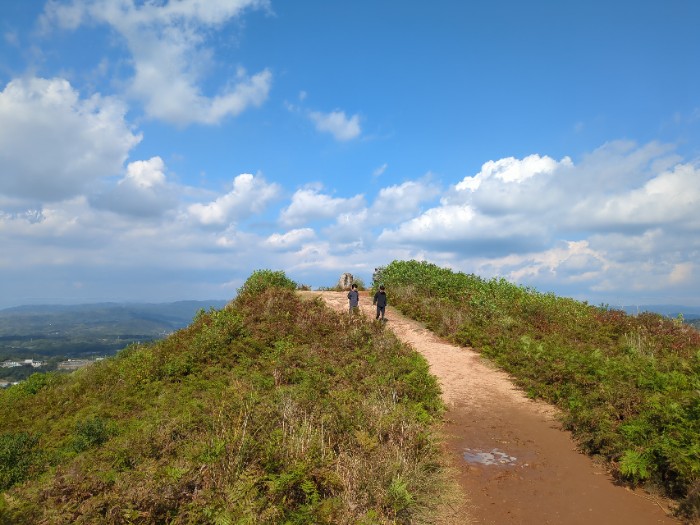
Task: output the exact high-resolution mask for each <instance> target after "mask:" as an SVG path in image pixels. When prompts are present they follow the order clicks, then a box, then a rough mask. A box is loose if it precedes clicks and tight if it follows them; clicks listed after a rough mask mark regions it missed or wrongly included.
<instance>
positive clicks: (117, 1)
mask: <svg viewBox="0 0 700 525" xmlns="http://www.w3.org/2000/svg"><path fill="white" fill-rule="evenodd" d="M698 20H700V3H698V2H696V1H694V0H663V1H661V0H659V1H651V0H643V1H641V2H640V1H635V2H632V1H627V0H621V1H617V2H602V1H599V0H594V1H589V2H585V3H584V2H561V1H536V2H529V3H526V2H518V1H494V2H478V3H477V2H461V1H460V2H458V1H448V0H446V1H444V2H438V3H434V4H425V3H422V2H405V1H402V2H399V1H392V0H388V1H384V2H370V1H364V0H360V1H355V2H329V1H328V0H323V1H322V0H305V1H304V2H279V1H275V0H270V1H265V0H206V1H205V0H180V1H173V0H171V1H164V0H161V1H135V0H57V1H49V2H46V1H34V0H24V1H21V2H20V1H13V2H3V3H2V5H1V6H0V36H1V39H0V307H5V306H13V305H19V304H26V303H36V302H65V303H70V302H92V301H104V300H116V301H126V300H129V301H131V300H135V301H170V300H178V299H215V298H216V299H218V298H230V297H232V296H234V295H235V292H236V289H237V288H238V287H239V286H240V285H241V284H242V283H243V281H244V280H245V278H246V277H247V276H248V275H250V273H251V272H252V271H253V270H255V269H258V268H272V269H282V270H284V271H285V272H286V273H287V274H288V275H289V276H290V277H291V278H293V279H294V280H296V281H298V282H300V283H305V284H309V285H311V286H313V287H318V286H331V285H333V284H334V283H335V282H336V281H337V279H338V277H339V276H340V274H341V273H343V272H351V273H353V274H354V275H356V276H358V277H360V278H362V279H363V280H364V281H365V282H367V283H369V282H370V281H371V275H372V271H373V269H374V268H375V267H377V266H380V265H383V264H387V263H389V262H391V261H392V260H394V259H420V260H428V261H430V262H433V263H436V264H439V265H442V266H447V267H451V268H453V269H455V270H460V271H465V272H474V273H477V274H479V275H481V276H483V277H486V278H490V277H494V276H498V277H504V278H506V279H508V280H510V281H513V282H516V283H518V284H523V285H528V286H534V287H536V288H537V289H539V290H541V291H553V292H555V293H557V294H561V295H566V296H571V297H575V298H577V299H581V300H587V301H589V302H591V303H594V304H599V303H607V304H611V305H613V306H615V305H622V304H626V305H630V304H658V303H674V304H685V305H695V306H697V305H700V297H699V296H698V292H699V291H700V268H699V267H698V262H697V261H698V250H699V247H700V236H699V235H698V233H700V211H699V210H700V207H699V204H700V141H699V140H698V138H699V137H700V68H698V67H697V66H698V59H699V58H700V33H699V32H698V31H697V29H696V25H697V21H698Z"/></svg>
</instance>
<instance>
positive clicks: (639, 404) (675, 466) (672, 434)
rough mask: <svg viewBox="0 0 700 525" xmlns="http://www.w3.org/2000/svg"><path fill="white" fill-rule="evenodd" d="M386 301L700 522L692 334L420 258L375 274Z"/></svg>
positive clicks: (696, 345) (699, 352)
mask: <svg viewBox="0 0 700 525" xmlns="http://www.w3.org/2000/svg"><path fill="white" fill-rule="evenodd" d="M375 281H376V283H380V282H381V283H383V284H385V285H387V286H388V288H389V290H390V293H391V302H392V304H393V305H395V306H397V307H398V308H399V309H401V310H402V311H403V312H404V313H406V314H407V315H409V316H411V317H414V318H416V319H418V320H421V321H423V322H425V323H426V324H427V326H428V327H429V328H431V329H432V330H433V331H435V332H436V333H438V334H440V335H442V336H444V337H446V338H448V339H450V340H452V341H453V342H455V343H457V344H460V345H466V346H472V347H474V348H475V349H476V350H478V351H480V352H482V354H484V355H485V356H488V357H489V358H491V359H492V360H494V361H495V362H496V363H498V364H499V365H500V366H502V367H503V368H504V369H506V370H507V371H508V372H510V373H511V374H512V375H513V376H514V377H515V378H516V380H517V381H518V382H519V383H520V385H521V386H522V387H523V389H525V391H526V392H527V393H528V394H529V395H530V396H532V397H538V398H542V399H545V400H547V401H549V402H551V403H554V404H556V405H557V406H558V407H560V408H561V409H562V410H563V411H564V414H565V415H564V424H565V426H566V428H567V429H570V430H571V431H572V433H573V435H574V436H575V438H576V439H577V440H578V443H579V444H580V446H581V448H582V449H583V450H584V451H585V452H587V453H590V454H596V455H600V456H602V457H604V458H605V459H607V460H608V462H609V465H610V468H611V470H612V471H613V472H614V473H615V474H616V475H617V476H618V477H619V478H620V479H622V480H625V481H626V482H629V483H631V484H638V483H645V484H648V485H650V486H652V485H653V486H656V487H662V488H663V490H664V491H665V493H666V494H668V495H669V496H671V497H673V498H677V499H678V500H679V501H680V505H679V509H680V512H681V513H683V514H684V515H685V516H687V517H691V518H692V517H694V518H698V517H700V333H699V332H698V331H697V330H695V329H694V328H692V327H690V326H688V325H684V324H683V323H682V320H680V319H678V320H671V319H668V318H664V317H661V316H659V315H656V314H650V313H645V314H641V315H638V316H636V317H633V316H629V315H626V314H624V313H623V312H621V311H616V310H611V309H608V308H605V307H593V306H590V305H587V304H585V303H581V302H578V301H574V300H572V299H566V298H561V297H556V296H555V295H553V294H544V293H539V292H537V291H535V290H533V289H530V288H524V287H520V286H516V285H513V284H511V283H509V282H507V281H505V280H504V279H493V280H484V279H482V278H480V277H478V276H475V275H466V274H463V273H454V272H452V271H450V270H446V269H442V268H439V267H437V266H435V265H433V264H428V263H420V262H416V261H409V262H398V261H395V262H393V263H391V264H390V265H389V266H387V267H386V268H383V269H382V270H381V272H380V274H379V275H377V276H375Z"/></svg>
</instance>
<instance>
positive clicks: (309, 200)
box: [280, 188, 364, 226]
mask: <svg viewBox="0 0 700 525" xmlns="http://www.w3.org/2000/svg"><path fill="white" fill-rule="evenodd" d="M363 207H364V196H363V195H356V196H354V197H352V198H349V199H344V198H336V197H331V196H330V195H326V194H323V193H319V191H318V190H316V189H314V188H305V189H301V190H298V191H296V192H295V193H294V195H293V196H292V202H291V204H290V205H289V206H287V207H286V208H285V209H283V210H282V212H281V213H280V222H281V223H282V224H284V225H286V226H299V225H302V224H306V223H308V222H311V221H315V220H320V219H325V220H329V219H335V218H336V217H338V216H339V215H341V214H344V213H352V212H355V211H357V210H360V209H362V208H363Z"/></svg>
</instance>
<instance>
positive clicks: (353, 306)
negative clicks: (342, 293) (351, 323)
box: [348, 284, 360, 313]
mask: <svg viewBox="0 0 700 525" xmlns="http://www.w3.org/2000/svg"><path fill="white" fill-rule="evenodd" d="M348 299H349V300H350V313H353V312H354V311H355V310H357V308H358V306H359V305H360V292H358V291H357V285H356V284H353V285H352V286H351V287H350V291H349V292H348Z"/></svg>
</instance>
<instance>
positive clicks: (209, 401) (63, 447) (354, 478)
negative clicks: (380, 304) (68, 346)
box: [0, 271, 450, 524]
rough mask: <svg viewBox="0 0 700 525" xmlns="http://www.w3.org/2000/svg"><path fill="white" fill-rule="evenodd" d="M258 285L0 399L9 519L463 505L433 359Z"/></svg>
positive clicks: (415, 516) (412, 513)
mask: <svg viewBox="0 0 700 525" xmlns="http://www.w3.org/2000/svg"><path fill="white" fill-rule="evenodd" d="M294 287H295V285H294V283H292V282H291V281H289V280H288V279H287V278H286V276H284V275H283V274H280V273H278V272H269V271H261V272H256V273H254V274H253V275H252V276H251V277H250V278H249V280H248V281H247V282H246V284H245V285H244V287H243V288H242V289H241V291H240V293H239V295H238V296H237V298H236V299H235V300H234V301H232V302H231V303H230V304H228V305H227V306H226V307H225V308H223V309H221V310H216V309H211V310H210V311H208V312H201V313H200V314H199V315H197V317H196V318H195V319H194V321H193V322H192V324H191V325H189V326H188V327H186V328H184V329H182V330H179V331H177V332H175V333H174V334H172V335H170V336H169V337H167V338H165V339H163V340H161V341H157V342H154V343H150V344H146V345H131V346H129V347H127V348H125V349H124V350H122V351H120V352H119V353H118V354H117V355H116V356H114V357H113V358H109V359H106V360H104V361H102V362H100V363H97V364H95V365H93V366H91V367H89V368H86V369H82V370H79V371H77V372H74V373H72V374H70V375H57V374H36V375H34V376H32V377H30V378H29V380H27V381H25V382H23V383H21V384H20V385H17V386H14V387H11V388H9V389H7V390H6V391H4V392H1V393H0V425H1V427H0V490H2V491H3V497H2V498H0V523H14V524H25V523H26V524H30V523H32V524H33V523H49V524H58V523H85V524H88V523H89V524H101V523H105V524H117V523H142V524H151V523H173V524H176V523H192V524H194V523H196V524H208V523H211V524H214V523H217V524H220V523H270V524H272V523H300V524H301V523H367V524H369V523H421V522H433V520H434V517H435V516H436V513H438V512H439V509H440V506H441V504H443V503H444V501H445V497H446V495H447V494H449V493H450V491H449V490H448V489H449V486H450V485H449V481H448V480H447V478H446V476H445V474H444V468H443V463H442V456H441V453H440V448H439V446H438V443H439V440H438V439H437V437H436V434H435V425H436V424H437V423H438V422H439V420H440V415H441V413H442V410H443V407H442V403H441V401H440V398H439V389H438V388H437V384H436V381H435V379H434V378H433V377H432V376H430V375H429V373H428V368H427V364H426V363H425V361H424V360H423V359H422V358H421V357H420V356H419V355H418V354H416V353H415V352H414V351H412V350H411V349H410V348H409V347H407V346H405V345H403V344H402V343H400V342H399V341H398V340H397V339H396V338H395V337H394V336H393V335H392V334H391V333H390V332H389V331H386V330H384V329H383V328H382V327H381V326H378V325H376V324H374V323H370V322H368V321H367V320H365V319H361V318H358V317H348V316H347V315H341V314H337V313H334V312H332V311H331V310H330V309H328V308H327V307H325V306H324V305H323V304H322V302H321V301H307V302H304V301H302V299H301V298H300V297H299V296H298V295H297V294H296V293H295V291H294Z"/></svg>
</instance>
